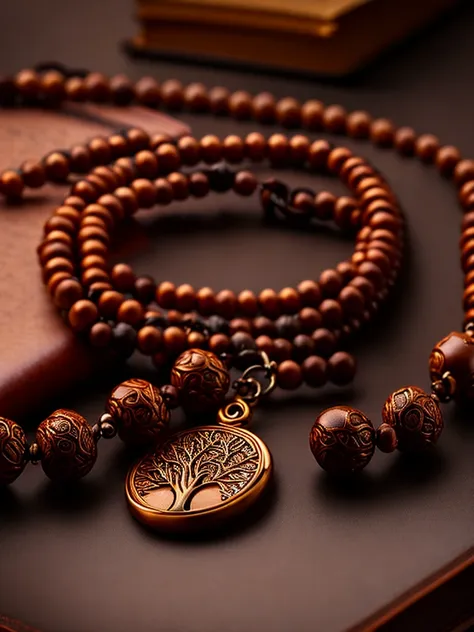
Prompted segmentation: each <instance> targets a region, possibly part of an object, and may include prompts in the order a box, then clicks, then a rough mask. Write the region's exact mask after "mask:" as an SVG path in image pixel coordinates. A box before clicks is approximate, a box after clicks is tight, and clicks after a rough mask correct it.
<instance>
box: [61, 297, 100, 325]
mask: <svg viewBox="0 0 474 632" xmlns="http://www.w3.org/2000/svg"><path fill="white" fill-rule="evenodd" d="M97 318H98V310H97V307H96V306H95V305H94V303H92V301H88V300H85V299H81V300H79V301H77V302H76V303H74V305H73V306H72V307H71V309H70V310H69V314H68V320H69V324H70V325H71V327H72V329H73V330H74V331H77V332H80V331H84V330H85V329H88V328H89V327H91V326H92V325H93V324H94V323H95V322H96V320H97Z"/></svg>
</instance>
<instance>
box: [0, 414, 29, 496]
mask: <svg viewBox="0 0 474 632" xmlns="http://www.w3.org/2000/svg"><path fill="white" fill-rule="evenodd" d="M27 449H28V442H27V440H26V435H25V433H24V431H23V428H22V427H21V426H20V425H19V424H17V423H16V422H15V421H11V420H10V419H5V417H0V488H1V487H2V486H3V485H10V484H11V483H13V481H15V480H16V479H17V478H18V477H19V476H20V474H21V473H22V472H23V470H24V469H25V466H26V464H27V462H28V461H27V458H26V454H27Z"/></svg>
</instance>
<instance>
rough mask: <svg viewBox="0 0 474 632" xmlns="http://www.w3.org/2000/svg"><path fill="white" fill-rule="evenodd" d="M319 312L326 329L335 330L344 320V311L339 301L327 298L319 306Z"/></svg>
mask: <svg viewBox="0 0 474 632" xmlns="http://www.w3.org/2000/svg"><path fill="white" fill-rule="evenodd" d="M319 312H320V314H321V317H322V319H323V323H324V325H325V326H326V327H328V328H331V329H334V328H337V327H340V326H341V324H342V319H343V311H342V307H341V305H340V303H338V301H336V300H334V299H332V298H327V299H325V300H324V301H323V302H322V303H321V304H320V306H319Z"/></svg>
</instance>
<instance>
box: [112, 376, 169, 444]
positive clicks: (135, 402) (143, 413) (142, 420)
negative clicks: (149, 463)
mask: <svg viewBox="0 0 474 632" xmlns="http://www.w3.org/2000/svg"><path fill="white" fill-rule="evenodd" d="M106 408H107V412H108V413H109V414H110V415H111V416H112V417H113V419H114V421H115V423H116V424H117V428H118V435H119V437H120V438H121V439H122V441H124V442H125V443H126V444H127V445H130V446H137V447H138V446H142V447H146V446H153V445H154V444H156V443H157V441H158V439H159V438H160V436H161V434H162V433H163V431H164V430H166V428H167V427H168V423H169V420H170V411H169V409H168V407H167V406H166V403H165V400H164V399H163V397H162V395H161V394H160V391H159V390H158V388H156V386H154V385H153V384H150V382H146V381H145V380H138V379H130V380H125V382H122V383H121V384H119V385H118V386H116V387H115V388H114V390H113V391H112V393H111V394H110V397H109V399H108V401H107V405H106Z"/></svg>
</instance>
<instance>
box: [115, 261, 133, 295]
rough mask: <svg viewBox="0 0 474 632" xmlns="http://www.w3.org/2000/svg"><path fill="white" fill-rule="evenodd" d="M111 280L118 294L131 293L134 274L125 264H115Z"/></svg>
mask: <svg viewBox="0 0 474 632" xmlns="http://www.w3.org/2000/svg"><path fill="white" fill-rule="evenodd" d="M110 276H111V279H112V283H113V285H114V287H115V288H116V289H117V290H118V291H119V292H132V291H133V288H134V285H135V273H134V272H133V270H132V268H131V267H130V266H129V265H127V264H126V263H117V264H116V265H114V267H113V268H112V272H111V275H110Z"/></svg>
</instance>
